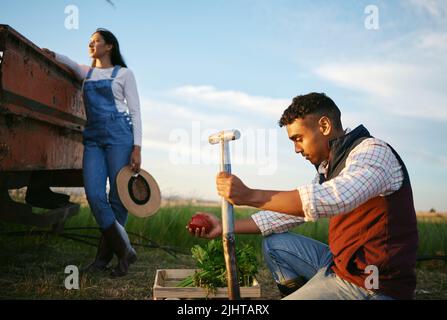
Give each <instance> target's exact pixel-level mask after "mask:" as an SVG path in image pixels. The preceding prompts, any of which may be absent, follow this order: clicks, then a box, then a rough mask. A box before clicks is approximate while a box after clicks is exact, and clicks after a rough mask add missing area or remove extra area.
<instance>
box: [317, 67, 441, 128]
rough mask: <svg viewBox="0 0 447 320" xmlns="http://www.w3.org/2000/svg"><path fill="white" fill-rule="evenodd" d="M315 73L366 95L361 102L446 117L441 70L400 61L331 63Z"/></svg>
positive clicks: (417, 114) (392, 110)
mask: <svg viewBox="0 0 447 320" xmlns="http://www.w3.org/2000/svg"><path fill="white" fill-rule="evenodd" d="M315 73H316V74H317V75H318V76H320V77H322V78H324V79H326V80H329V81H331V82H333V83H335V84H336V85H339V86H342V87H345V88H349V89H352V90H356V91H360V92H362V93H365V94H366V95H367V97H366V99H365V104H368V105H371V104H374V105H376V106H377V107H379V108H382V109H383V111H385V112H390V113H394V114H399V115H405V116H412V117H423V118H431V119H437V120H447V107H446V104H445V101H447V96H446V94H445V93H444V91H443V90H442V86H440V84H441V83H446V82H447V79H446V76H445V75H444V73H443V72H441V70H436V69H434V67H433V68H430V67H419V66H414V65H410V64H403V63H379V62H370V63H366V62H357V63H333V64H328V65H323V66H320V67H318V68H316V69H315Z"/></svg>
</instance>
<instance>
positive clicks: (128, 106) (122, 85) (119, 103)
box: [56, 53, 142, 146]
mask: <svg viewBox="0 0 447 320" xmlns="http://www.w3.org/2000/svg"><path fill="white" fill-rule="evenodd" d="M56 60H57V61H59V62H60V63H62V64H64V65H66V66H67V67H68V68H70V69H71V70H73V72H74V73H75V74H76V76H77V77H78V78H79V79H80V80H85V77H86V76H87V73H88V71H89V69H90V67H89V66H87V65H80V64H78V63H76V62H75V61H73V60H71V59H70V58H68V57H66V56H64V55H60V54H57V53H56ZM112 71H113V67H112V68H104V69H102V68H94V69H93V72H92V76H91V78H90V79H89V80H85V81H98V80H103V79H110V76H111V75H112ZM112 92H113V96H114V97H115V104H116V107H117V109H118V112H127V113H129V115H130V118H131V120H132V124H133V136H134V145H137V146H141V142H142V124H141V111H140V99H139V96H138V89H137V82H136V80H135V76H134V74H133V72H132V71H131V70H130V69H128V68H120V70H119V71H118V74H117V75H116V77H115V79H114V80H113V82H112Z"/></svg>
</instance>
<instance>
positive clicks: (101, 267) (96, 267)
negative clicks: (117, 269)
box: [82, 235, 113, 272]
mask: <svg viewBox="0 0 447 320" xmlns="http://www.w3.org/2000/svg"><path fill="white" fill-rule="evenodd" d="M112 259H113V251H112V248H111V247H110V245H109V243H108V242H107V239H106V238H105V237H104V235H102V236H101V238H100V239H99V244H98V251H97V252H96V258H95V261H93V262H92V263H91V264H89V265H88V266H87V267H85V268H84V269H82V272H101V271H107V270H108V269H110V266H109V263H110V261H112Z"/></svg>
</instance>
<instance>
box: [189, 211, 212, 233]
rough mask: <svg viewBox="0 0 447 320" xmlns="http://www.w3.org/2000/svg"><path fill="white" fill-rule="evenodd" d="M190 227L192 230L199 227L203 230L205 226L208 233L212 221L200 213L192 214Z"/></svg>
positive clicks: (194, 230)
mask: <svg viewBox="0 0 447 320" xmlns="http://www.w3.org/2000/svg"><path fill="white" fill-rule="evenodd" d="M188 227H189V228H190V229H191V230H192V232H196V228H199V229H200V231H202V228H203V227H205V232H206V233H208V232H209V231H210V230H211V223H210V221H209V220H208V218H207V216H205V215H203V214H200V213H199V214H196V215H194V216H192V218H191V221H189V224H188Z"/></svg>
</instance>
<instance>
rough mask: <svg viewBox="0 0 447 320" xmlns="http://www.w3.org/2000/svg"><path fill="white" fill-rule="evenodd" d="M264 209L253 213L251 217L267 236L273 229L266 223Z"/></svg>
mask: <svg viewBox="0 0 447 320" xmlns="http://www.w3.org/2000/svg"><path fill="white" fill-rule="evenodd" d="M264 215H265V214H264V211H258V212H256V213H254V214H252V215H251V218H252V219H253V221H254V222H255V223H256V225H257V226H258V228H259V230H260V231H261V234H262V235H263V236H264V237H265V236H268V235H270V234H272V233H273V230H272V229H271V228H268V227H266V223H265V217H263V216H264Z"/></svg>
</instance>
